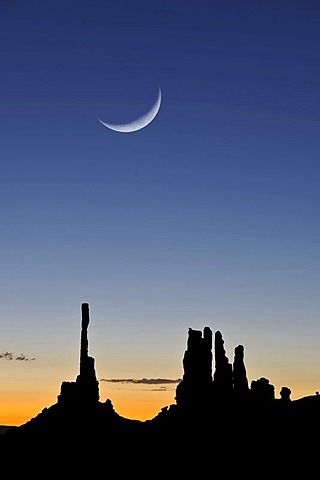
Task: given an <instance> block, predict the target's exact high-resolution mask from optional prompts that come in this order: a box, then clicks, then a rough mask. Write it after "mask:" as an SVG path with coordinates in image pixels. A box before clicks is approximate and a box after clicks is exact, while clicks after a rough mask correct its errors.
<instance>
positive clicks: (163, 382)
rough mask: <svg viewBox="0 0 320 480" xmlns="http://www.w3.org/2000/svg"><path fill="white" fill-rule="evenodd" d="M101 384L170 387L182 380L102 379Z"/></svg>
mask: <svg viewBox="0 0 320 480" xmlns="http://www.w3.org/2000/svg"><path fill="white" fill-rule="evenodd" d="M100 381H101V382H109V383H133V384H136V385H168V384H172V383H173V384H176V383H179V382H181V378H176V379H169V378H141V379H137V378H101V379H100Z"/></svg>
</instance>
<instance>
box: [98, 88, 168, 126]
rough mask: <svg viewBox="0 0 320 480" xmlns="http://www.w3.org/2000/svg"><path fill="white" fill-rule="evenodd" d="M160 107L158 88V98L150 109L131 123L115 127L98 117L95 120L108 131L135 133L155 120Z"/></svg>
mask: <svg viewBox="0 0 320 480" xmlns="http://www.w3.org/2000/svg"><path fill="white" fill-rule="evenodd" d="M160 105H161V89H160V87H159V93H158V98H157V100H156V102H155V104H154V105H153V106H152V107H151V109H150V110H149V111H148V112H147V113H145V114H144V115H142V116H141V117H139V118H137V119H136V120H133V121H132V122H129V123H121V124H119V125H117V124H113V123H106V122H103V121H102V120H101V119H100V118H99V117H97V118H98V120H99V122H100V123H101V124H102V125H103V126H104V127H107V128H109V129H110V130H114V131H115V132H123V133H129V132H136V131H137V130H141V129H142V128H144V127H146V126H147V125H149V123H151V122H152V120H154V119H155V117H156V116H157V114H158V112H159V110H160Z"/></svg>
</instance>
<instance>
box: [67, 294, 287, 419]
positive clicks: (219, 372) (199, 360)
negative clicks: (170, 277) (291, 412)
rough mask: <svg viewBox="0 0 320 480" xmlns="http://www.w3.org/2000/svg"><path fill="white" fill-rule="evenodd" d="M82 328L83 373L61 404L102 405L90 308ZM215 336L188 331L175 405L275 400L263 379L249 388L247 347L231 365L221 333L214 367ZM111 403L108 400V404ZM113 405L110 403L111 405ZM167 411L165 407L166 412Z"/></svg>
mask: <svg viewBox="0 0 320 480" xmlns="http://www.w3.org/2000/svg"><path fill="white" fill-rule="evenodd" d="M81 312H82V325H81V343H80V372H79V375H78V376H77V379H76V381H75V382H66V381H65V382H63V383H62V384H61V391H60V395H59V396H58V403H60V404H63V403H65V404H67V403H70V402H71V403H73V402H74V401H75V400H77V401H78V402H79V400H81V401H83V402H85V403H92V402H93V403H94V402H97V401H99V382H98V380H97V378H96V373H95V367H94V358H92V357H90V356H89V355H88V326H89V320H90V319H89V305H88V304H87V303H83V304H82V305H81ZM212 349H213V335H212V330H211V329H210V328H209V327H205V328H204V330H203V332H202V331H200V330H194V329H192V328H189V331H188V340H187V349H186V351H185V353H184V357H183V370H184V374H183V378H182V380H181V381H180V383H178V385H177V388H176V396H175V400H176V405H177V406H178V407H179V406H180V407H182V408H194V407H197V406H199V405H201V406H202V408H204V407H205V406H206V405H208V406H209V405H210V404H212V401H213V400H217V401H219V400H221V401H226V400H228V399H232V398H233V399H237V400H245V399H246V398H249V397H250V398H254V399H257V400H261V401H268V400H273V399H274V398H275V389H274V386H273V385H271V384H270V383H269V380H268V379H266V378H264V377H262V378H259V379H258V380H253V381H252V382H251V385H250V387H249V383H248V378H247V373H246V367H245V364H244V347H243V345H238V346H237V347H236V348H235V350H234V360H233V364H231V363H230V362H229V360H228V357H227V356H226V352H225V348H224V340H223V338H222V334H221V332H220V331H216V332H215V335H214V362H215V369H214V372H213V371H212V366H213V353H212ZM290 394H291V390H290V389H289V388H288V387H282V389H281V391H280V396H281V399H282V400H286V401H289V400H290ZM108 401H109V400H108ZM109 402H110V401H109ZM166 408H167V407H164V410H165V409H166Z"/></svg>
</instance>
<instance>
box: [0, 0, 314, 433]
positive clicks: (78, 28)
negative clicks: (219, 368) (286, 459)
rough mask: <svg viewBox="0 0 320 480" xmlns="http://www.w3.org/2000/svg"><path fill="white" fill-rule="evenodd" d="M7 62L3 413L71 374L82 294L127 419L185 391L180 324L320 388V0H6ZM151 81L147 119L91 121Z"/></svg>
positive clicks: (264, 373) (103, 387)
mask: <svg viewBox="0 0 320 480" xmlns="http://www.w3.org/2000/svg"><path fill="white" fill-rule="evenodd" d="M0 67H1V72H0V73H1V74H0V160H1V176H0V182H1V185H0V228H1V235H0V246H1V248H0V265H1V273H0V281H1V288H0V300H1V313H0V424H13V425H20V424H21V423H23V422H26V421H27V420H29V419H30V418H31V417H34V416H35V415H37V414H38V413H39V412H40V411H41V410H42V409H43V408H44V407H49V406H50V405H52V404H53V403H55V402H56V399H57V396H58V394H59V393H60V385H61V383H62V381H74V380H75V379H76V376H77V374H78V369H79V343H80V322H81V316H80V315H81V303H84V302H87V303H89V306H90V318H91V322H90V326H89V354H90V355H91V356H93V357H94V358H95V367H96V373H97V378H98V379H99V381H100V384H99V387H100V400H101V401H105V400H106V399H107V398H110V399H111V400H112V403H113V405H114V407H115V410H116V411H117V412H118V413H120V414H121V415H123V416H126V417H128V418H137V419H138V418H140V419H142V420H144V419H147V418H152V417H153V416H155V415H156V414H157V413H158V412H159V411H160V409H161V408H162V407H164V406H166V405H169V404H171V403H174V395H175V387H176V383H175V380H176V379H179V378H181V376H182V375H183V369H182V358H183V354H184V351H185V349H186V341H187V335H188V328H189V327H191V328H194V329H199V330H203V328H204V327H205V326H209V327H210V328H211V329H212V331H213V332H215V331H216V330H220V331H221V332H222V335H223V338H224V340H225V349H226V354H227V356H228V358H229V361H230V362H232V361H233V353H234V348H235V347H236V346H237V345H238V344H243V345H244V347H245V364H246V368H247V375H248V380H249V382H251V381H252V380H255V379H257V378H260V377H266V378H268V379H269V380H270V383H272V384H273V385H274V386H275V393H276V397H279V392H280V389H281V387H282V386H288V387H289V388H291V390H292V395H291V398H292V399H294V398H299V397H301V396H305V395H311V394H314V393H315V391H317V390H319V389H320V322H319V312H320V295H319V287H320V274H319V271H320V268H319V267H320V223H319V218H320V217H319V213H320V212H319V210H320V208H319V207H320V190H319V184H320V182H319V180H320V178H319V177H320V159H319V152H320V135H319V133H320V6H319V1H318V0H301V1H300V0H277V1H273V0H268V1H267V2H262V1H261V0H244V1H239V0H230V1H229V0H210V1H209V0H208V1H207V0H197V1H196V0H179V1H177V0H152V1H150V0H137V1H134V2H133V1H132V0H115V1H112V0H111V1H105V0H90V1H89V0H76V1H75V0H56V1H55V2H48V1H47V2H43V1H40V0H28V2H25V1H22V0H12V1H10V0H0ZM159 87H160V88H161V91H162V105H161V108H160V111H159V114H158V115H157V117H156V118H155V119H154V120H153V122H152V123H151V124H150V125H148V126H147V127H146V128H144V129H142V130H139V131H137V132H133V133H118V132H114V131H111V130H108V129H107V128H105V127H104V126H103V125H102V124H101V123H99V121H98V120H97V117H99V118H101V119H103V120H104V121H105V122H110V123H125V122H127V121H132V120H135V119H136V118H137V117H139V116H140V115H142V114H144V113H146V111H147V110H148V109H149V108H150V107H151V106H152V105H153V104H154V102H155V100H156V97H157V93H158V88H159ZM158 378H160V379H164V380H163V383H161V384H159V383H158V382H152V381H150V380H152V379H158ZM123 379H127V380H129V381H128V382H126V383H123V382H121V381H119V380H123ZM141 379H145V380H144V381H142V382H141V383H140V382H139V380H141ZM110 380H114V381H110ZM165 380H167V381H168V382H166V381H165Z"/></svg>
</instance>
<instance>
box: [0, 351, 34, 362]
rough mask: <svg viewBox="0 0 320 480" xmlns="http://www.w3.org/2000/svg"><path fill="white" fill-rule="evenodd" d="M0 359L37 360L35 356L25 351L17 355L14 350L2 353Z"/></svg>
mask: <svg viewBox="0 0 320 480" xmlns="http://www.w3.org/2000/svg"><path fill="white" fill-rule="evenodd" d="M0 359H3V360H18V361H19V362H30V361H32V360H35V357H27V356H26V355H25V354H24V353H20V355H15V354H14V353H12V352H5V353H0Z"/></svg>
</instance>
